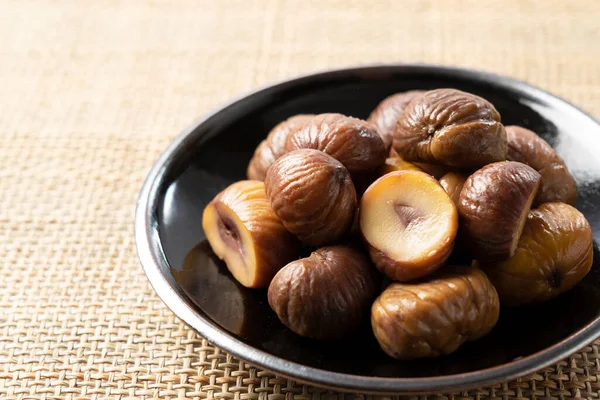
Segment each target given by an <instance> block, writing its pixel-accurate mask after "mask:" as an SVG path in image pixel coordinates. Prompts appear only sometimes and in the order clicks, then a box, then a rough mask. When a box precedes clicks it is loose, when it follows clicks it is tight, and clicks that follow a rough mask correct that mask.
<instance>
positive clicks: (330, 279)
mask: <svg viewBox="0 0 600 400" xmlns="http://www.w3.org/2000/svg"><path fill="white" fill-rule="evenodd" d="M378 288H379V279H378V277H377V272H376V270H375V268H374V267H373V265H372V264H371V262H370V261H369V259H368V258H367V257H365V255H363V253H361V252H360V251H358V250H356V249H354V248H352V247H348V246H331V247H322V248H320V249H318V250H316V251H314V252H313V253H312V254H311V255H310V256H309V257H307V258H302V259H300V260H297V261H293V262H291V263H289V264H288V265H286V266H285V267H284V268H282V269H281V270H280V271H279V272H278V273H277V275H275V278H273V280H272V281H271V284H270V285H269V292H268V299H269V305H270V306H271V308H272V309H273V311H275V313H276V314H277V316H278V317H279V319H280V320H281V322H282V323H283V324H284V325H285V326H287V327H288V328H289V329H291V330H292V331H294V332H295V333H297V334H298V335H301V336H306V337H311V338H315V339H335V338H339V337H342V336H344V335H345V334H347V333H348V332H350V331H351V330H352V329H354V328H355V327H356V326H357V325H358V324H359V322H360V321H361V319H362V318H363V316H365V315H367V313H368V310H369V306H370V304H371V302H372V301H373V299H374V298H375V296H376V295H377V291H378Z"/></svg>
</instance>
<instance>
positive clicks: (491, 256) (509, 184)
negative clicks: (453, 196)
mask: <svg viewBox="0 0 600 400" xmlns="http://www.w3.org/2000/svg"><path fill="white" fill-rule="evenodd" d="M540 179H541V177H540V174H539V173H538V172H537V171H536V170H534V169H533V168H531V167H530V166H528V165H525V164H522V163H519V162H515V161H503V162H498V163H493V164H489V165H486V166H485V167H483V168H481V169H480V170H478V171H476V172H475V173H474V174H472V175H471V176H469V177H468V178H467V180H466V181H465V183H464V186H463V188H462V191H461V192H460V196H459V200H458V213H459V215H460V218H461V234H462V235H464V240H465V242H466V243H468V244H469V245H470V246H469V247H470V249H471V251H472V253H473V256H474V258H476V259H479V260H485V261H501V260H505V259H507V258H509V257H511V256H512V255H513V254H514V253H515V251H516V249H517V243H518V240H519V237H520V236H521V231H522V230H523V225H524V224H525V220H526V219H527V213H528V212H529V210H530V208H531V203H532V202H533V199H534V197H535V195H536V193H537V190H538V187H539V185H540Z"/></svg>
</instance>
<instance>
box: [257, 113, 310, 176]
mask: <svg viewBox="0 0 600 400" xmlns="http://www.w3.org/2000/svg"><path fill="white" fill-rule="evenodd" d="M313 117H314V115H313V114H299V115H295V116H293V117H290V118H288V119H286V120H285V121H283V122H280V123H279V124H277V125H276V126H275V127H274V128H273V129H271V131H270V132H269V134H268V135H267V138H266V139H265V140H263V141H262V142H260V144H259V145H258V147H257V148H256V150H255V151H254V155H253V156H252V159H251V160H250V163H249V164H248V170H247V175H248V178H249V179H255V180H259V181H264V180H265V177H266V175H267V170H268V169H269V167H270V166H271V164H273V163H274V162H275V160H277V159H278V158H279V157H281V156H282V155H284V154H285V153H286V150H285V144H286V142H287V138H288V136H289V134H290V132H292V131H296V130H298V129H300V128H301V127H302V126H303V125H304V124H305V123H306V122H307V121H310V120H311V119H312V118H313Z"/></svg>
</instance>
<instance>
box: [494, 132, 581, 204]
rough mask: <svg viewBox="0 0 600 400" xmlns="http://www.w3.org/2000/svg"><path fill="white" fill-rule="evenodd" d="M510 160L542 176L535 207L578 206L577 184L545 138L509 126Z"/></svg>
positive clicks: (507, 135)
mask: <svg viewBox="0 0 600 400" xmlns="http://www.w3.org/2000/svg"><path fill="white" fill-rule="evenodd" d="M506 137H507V139H508V159H509V160H513V161H519V162H522V163H524V164H527V165H529V166H531V167H532V168H533V169H535V170H536V171H537V172H539V173H540V175H541V176H542V181H541V183H540V188H539V190H538V194H537V196H536V197H535V200H534V204H536V205H539V204H543V203H550V202H562V203H568V204H575V200H577V185H576V184H575V179H573V176H572V175H571V173H570V172H569V170H568V169H567V166H566V165H565V162H564V161H563V159H562V158H561V157H560V156H559V155H558V154H557V153H556V151H554V149H553V148H552V147H551V146H550V145H549V144H548V143H547V142H546V141H545V140H544V139H542V138H541V137H539V136H538V135H536V134H535V133H534V132H532V131H530V130H529V129H525V128H522V127H520V126H507V127H506Z"/></svg>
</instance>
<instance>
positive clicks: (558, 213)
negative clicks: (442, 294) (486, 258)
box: [478, 203, 593, 305]
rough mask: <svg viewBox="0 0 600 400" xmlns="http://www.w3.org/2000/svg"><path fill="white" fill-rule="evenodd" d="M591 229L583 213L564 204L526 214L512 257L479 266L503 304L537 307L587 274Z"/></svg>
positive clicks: (549, 206)
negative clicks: (529, 304) (530, 304)
mask: <svg viewBox="0 0 600 400" xmlns="http://www.w3.org/2000/svg"><path fill="white" fill-rule="evenodd" d="M592 240H593V237H592V229H591V227H590V224H589V223H588V221H587V220H586V218H585V217H584V216H583V214H582V213H580V212H579V211H577V209H575V208H574V207H572V206H570V205H568V204H565V203H546V204H542V205H541V206H540V207H539V208H537V209H534V210H531V211H530V212H529V215H528V216H527V221H526V222H525V227H524V228H523V234H522V235H521V239H520V240H519V244H518V247H517V251H516V252H515V255H514V256H512V257H511V258H509V259H508V260H505V261H501V262H498V263H483V262H482V263H478V265H479V266H480V268H481V269H482V270H484V271H485V272H486V274H487V275H488V277H489V278H490V280H491V281H492V283H493V284H494V286H495V287H496V289H497V291H498V294H499V295H500V301H501V302H502V304H506V305H520V304H527V303H540V302H543V301H546V300H549V299H551V298H553V297H555V296H558V295H559V294H561V293H564V292H566V291H568V290H570V289H571V288H573V286H575V285H576V284H577V283H578V282H579V281H581V280H582V279H583V278H584V277H585V276H586V275H587V273H588V272H589V271H590V268H591V267H592V262H593V244H592Z"/></svg>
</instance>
